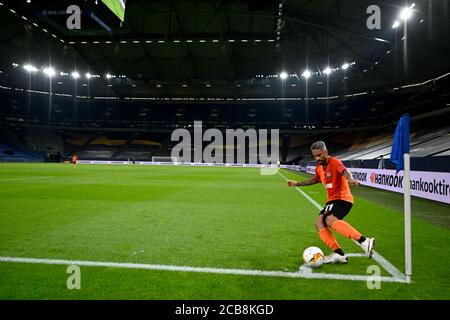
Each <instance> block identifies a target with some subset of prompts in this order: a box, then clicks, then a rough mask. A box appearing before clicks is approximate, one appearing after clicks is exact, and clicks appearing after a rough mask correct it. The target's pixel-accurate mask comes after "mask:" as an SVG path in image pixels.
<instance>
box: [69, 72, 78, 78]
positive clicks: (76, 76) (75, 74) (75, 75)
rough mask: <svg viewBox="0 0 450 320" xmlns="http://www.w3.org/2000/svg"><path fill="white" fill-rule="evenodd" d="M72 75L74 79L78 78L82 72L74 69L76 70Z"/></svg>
mask: <svg viewBox="0 0 450 320" xmlns="http://www.w3.org/2000/svg"><path fill="white" fill-rule="evenodd" d="M71 76H72V78H74V79H78V78H79V77H80V74H79V73H78V72H77V71H74V72H72V74H71Z"/></svg>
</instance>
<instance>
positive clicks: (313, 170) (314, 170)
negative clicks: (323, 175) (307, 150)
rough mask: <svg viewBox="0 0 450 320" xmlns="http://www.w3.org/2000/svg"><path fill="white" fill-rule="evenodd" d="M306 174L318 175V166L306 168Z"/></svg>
mask: <svg viewBox="0 0 450 320" xmlns="http://www.w3.org/2000/svg"><path fill="white" fill-rule="evenodd" d="M305 172H307V173H311V174H316V166H306V170H305Z"/></svg>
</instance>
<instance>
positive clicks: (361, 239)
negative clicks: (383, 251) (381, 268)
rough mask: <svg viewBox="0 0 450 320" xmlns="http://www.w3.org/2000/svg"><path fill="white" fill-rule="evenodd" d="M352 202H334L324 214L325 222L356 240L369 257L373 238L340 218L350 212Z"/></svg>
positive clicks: (373, 241) (338, 231) (345, 235)
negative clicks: (327, 212)
mask: <svg viewBox="0 0 450 320" xmlns="http://www.w3.org/2000/svg"><path fill="white" fill-rule="evenodd" d="M351 208H352V204H351V203H349V202H346V201H339V202H335V203H334V204H333V206H332V208H331V209H330V214H329V215H327V216H326V218H325V223H326V225H327V226H328V227H330V228H332V229H333V230H334V231H336V232H337V233H339V234H340V235H342V236H344V237H346V238H350V239H353V240H355V241H357V242H358V243H359V244H360V246H361V247H362V248H363V249H364V251H365V252H366V255H367V256H368V257H369V258H370V257H371V256H372V250H373V246H374V244H375V239H373V238H366V237H365V236H363V235H362V234H361V233H360V232H359V231H358V230H356V229H355V228H354V227H353V226H352V225H350V224H349V223H348V222H346V221H344V220H342V219H344V217H345V216H346V215H347V214H348V213H349V212H350V210H351Z"/></svg>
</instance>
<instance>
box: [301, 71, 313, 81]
mask: <svg viewBox="0 0 450 320" xmlns="http://www.w3.org/2000/svg"><path fill="white" fill-rule="evenodd" d="M302 77H303V78H305V79H308V78H309V77H311V71H309V70H305V71H303V73H302Z"/></svg>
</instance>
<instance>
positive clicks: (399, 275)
mask: <svg viewBox="0 0 450 320" xmlns="http://www.w3.org/2000/svg"><path fill="white" fill-rule="evenodd" d="M278 173H279V174H280V175H281V176H282V177H283V178H284V179H285V180H286V181H287V180H289V179H288V178H286V177H285V176H284V175H283V174H282V173H281V172H280V171H278ZM295 189H296V190H297V191H298V192H300V193H301V194H302V195H303V196H304V197H305V198H306V199H308V200H309V202H311V203H312V204H313V205H314V206H315V207H316V208H318V209H319V210H321V209H322V207H321V206H320V204H318V203H317V202H316V201H315V200H314V199H312V198H311V197H310V196H308V195H307V194H306V193H305V192H303V191H302V190H300V189H299V188H298V187H297V188H295ZM354 242H355V243H356V244H357V245H358V242H356V241H354ZM358 247H359V245H358ZM372 258H373V259H374V260H375V261H376V262H377V263H378V264H379V265H380V266H382V267H383V268H384V269H385V270H386V271H387V272H388V273H389V274H390V275H392V276H393V277H394V278H396V279H397V280H399V281H400V282H406V276H405V275H404V274H403V273H402V272H400V270H398V269H397V268H396V267H395V266H394V265H393V264H392V263H390V262H389V261H388V260H386V258H384V257H383V256H382V255H380V254H379V253H378V252H376V251H375V250H373V256H372Z"/></svg>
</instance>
